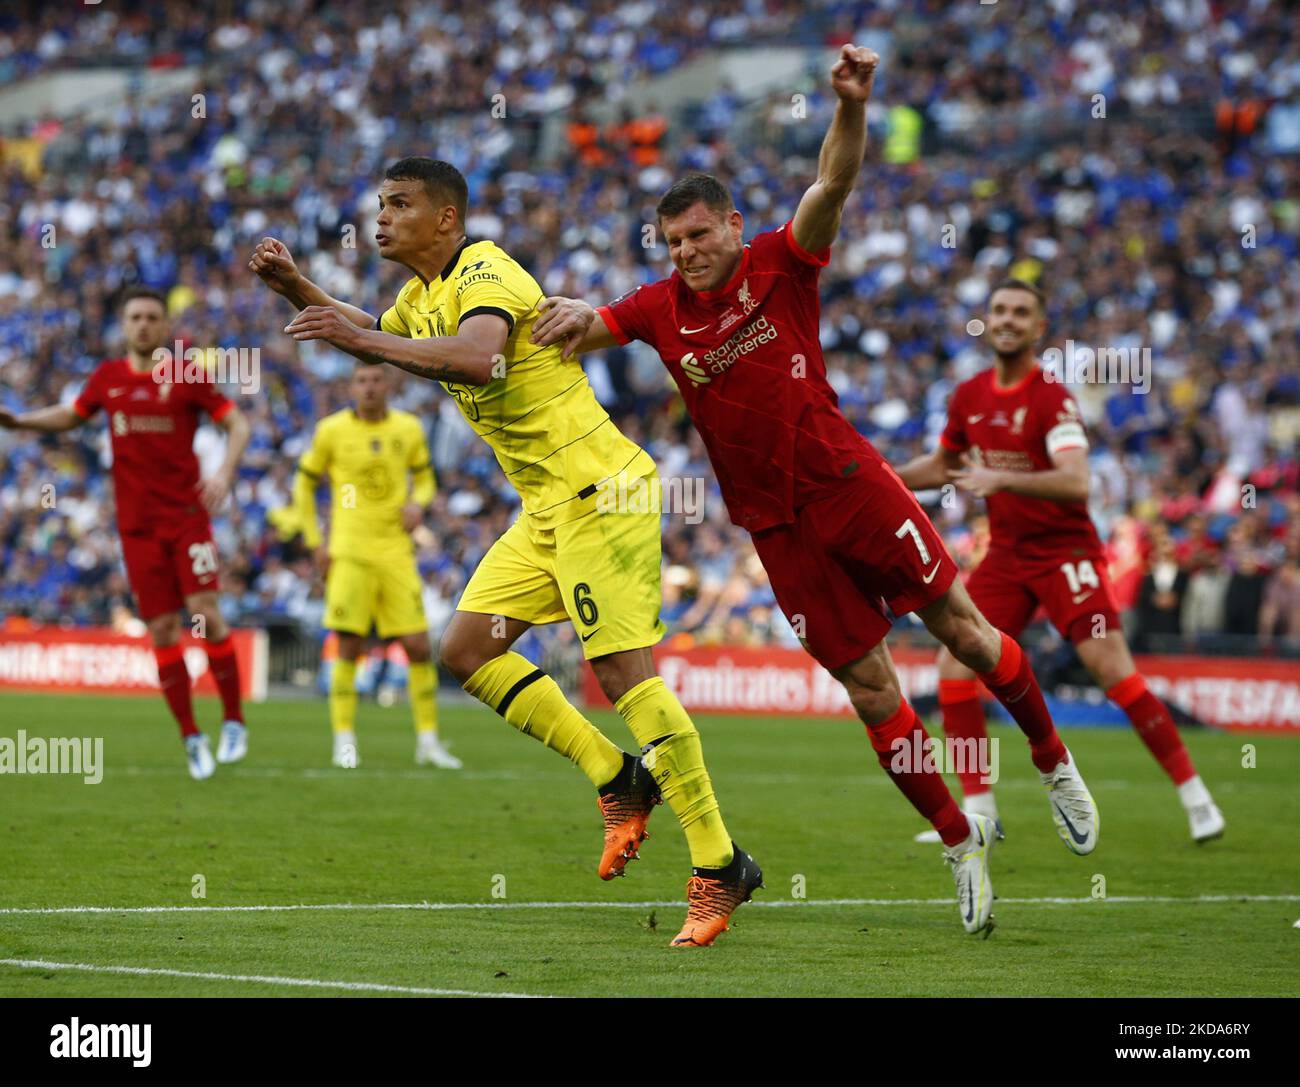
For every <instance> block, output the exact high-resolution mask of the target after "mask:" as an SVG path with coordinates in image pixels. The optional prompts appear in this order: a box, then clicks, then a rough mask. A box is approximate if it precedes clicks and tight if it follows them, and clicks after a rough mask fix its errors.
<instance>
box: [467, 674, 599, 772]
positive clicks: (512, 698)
mask: <svg viewBox="0 0 1300 1087" xmlns="http://www.w3.org/2000/svg"><path fill="white" fill-rule="evenodd" d="M465 690H466V691H468V692H469V693H470V694H472V695H473V696H474V697H475V698H477V699H478V700H479V701H480V702H482V703H484V704H486V705H487V706H490V707H491V708H492V709H494V710H496V711H497V713H499V714H500V715H501V716H502V717H504V718H505V719H506V720H507V721H508V722H509V723H510V724H512V725H514V727H515V728H517V729H518V730H519V731H520V732H522V733H524V734H525V735H526V736H532V737H533V738H534V739H536V740H541V742H542V743H544V744H545V745H546V746H547V747H549V748H550V749H551V750H552V751H558V752H559V753H560V754H561V755H563V756H564V757H565V758H566V759H568V760H569V761H570V762H572V763H574V764H575V765H576V766H577V767H578V769H579V770H581V771H582V772H583V773H584V774H586V775H587V777H588V779H589V780H590V781H591V783H592V784H593V785H594V786H596V788H598V789H599V788H600V787H601V786H602V785H607V784H609V782H611V781H612V780H613V779H614V776H615V775H616V774H617V773H618V772H619V770H621V769H622V768H623V752H622V751H621V750H620V749H619V748H617V747H615V746H614V744H613V743H611V742H610V741H609V740H608V739H607V738H606V737H605V736H604V735H603V734H602V733H601V732H600V731H599V730H598V729H597V728H596V726H595V725H593V724H592V723H591V722H590V721H588V720H587V719H586V718H585V717H583V716H582V714H580V713H579V712H578V711H577V710H575V709H574V708H573V707H572V706H571V705H570V704H569V701H568V699H566V698H565V697H564V693H563V692H562V691H561V690H560V688H559V687H558V686H557V685H556V682H555V680H553V679H552V678H551V677H550V676H548V675H547V674H546V673H545V672H543V671H542V670H541V669H540V668H535V667H534V666H533V665H532V664H530V663H529V662H528V661H527V660H525V659H524V658H523V657H521V656H520V655H519V654H518V653H502V654H501V656H499V657H495V658H493V659H492V660H490V661H488V662H487V664H485V665H483V667H482V668H480V669H479V670H478V671H477V672H475V673H474V674H473V675H472V676H470V677H469V679H468V680H466V681H465Z"/></svg>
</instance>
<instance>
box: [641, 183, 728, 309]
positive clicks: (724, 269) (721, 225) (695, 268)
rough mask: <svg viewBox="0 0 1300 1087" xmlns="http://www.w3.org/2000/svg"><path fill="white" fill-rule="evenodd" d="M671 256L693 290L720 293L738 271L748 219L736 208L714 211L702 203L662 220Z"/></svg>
mask: <svg viewBox="0 0 1300 1087" xmlns="http://www.w3.org/2000/svg"><path fill="white" fill-rule="evenodd" d="M659 226H660V228H661V229H662V230H663V232H664V240H665V241H666V242H667V243H668V255H669V256H670V257H672V261H673V264H674V265H675V266H676V268H677V271H678V272H680V273H681V276H682V280H683V281H684V282H685V284H686V286H688V287H689V288H690V289H691V290H693V291H716V290H717V289H718V288H719V287H721V286H723V285H724V284H725V283H726V282H727V280H728V279H730V278H731V276H732V273H733V272H735V270H736V263H737V262H738V261H739V260H740V254H741V253H742V252H743V251H744V248H745V246H744V242H743V241H742V240H741V239H742V237H743V233H744V227H745V220H744V217H743V216H742V215H741V214H740V212H738V211H736V210H735V209H734V208H733V209H732V211H730V212H729V213H727V214H722V213H719V212H716V211H714V210H713V209H712V208H710V207H709V205H708V204H706V203H704V201H702V200H700V201H697V202H696V203H694V204H692V205H691V206H690V207H689V208H687V209H686V210H685V211H683V212H681V213H680V214H678V215H674V216H672V217H671V218H664V219H661V220H660V221H659Z"/></svg>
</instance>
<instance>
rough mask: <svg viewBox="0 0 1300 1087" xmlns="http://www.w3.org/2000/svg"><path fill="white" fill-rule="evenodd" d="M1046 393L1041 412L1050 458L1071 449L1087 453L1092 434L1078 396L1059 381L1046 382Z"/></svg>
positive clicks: (1042, 400)
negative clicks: (1084, 419)
mask: <svg viewBox="0 0 1300 1087" xmlns="http://www.w3.org/2000/svg"><path fill="white" fill-rule="evenodd" d="M1042 390H1043V391H1042V394H1041V399H1040V401H1039V404H1040V409H1039V410H1040V412H1041V416H1040V418H1041V420H1042V428H1043V444H1044V445H1045V446H1046V447H1047V455H1048V456H1049V457H1052V456H1055V455H1056V454H1057V453H1063V452H1065V451H1066V450H1067V449H1083V450H1087V448H1088V435H1087V433H1086V432H1085V431H1084V429H1083V417H1082V416H1081V415H1080V414H1079V405H1078V404H1077V403H1075V400H1074V397H1072V396H1071V395H1070V394H1069V393H1068V392H1066V391H1065V386H1063V385H1061V384H1060V383H1059V382H1053V381H1045V382H1043V384H1042Z"/></svg>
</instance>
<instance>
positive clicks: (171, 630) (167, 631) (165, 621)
mask: <svg viewBox="0 0 1300 1087" xmlns="http://www.w3.org/2000/svg"><path fill="white" fill-rule="evenodd" d="M148 627H149V637H150V639H151V640H152V641H153V644H154V645H156V646H157V647H158V648H159V649H165V648H166V647H167V646H171V645H175V644H176V643H177V642H179V641H180V640H181V620H180V616H179V615H171V614H168V615H155V616H154V617H153V618H152V619H150V620H149V622H148Z"/></svg>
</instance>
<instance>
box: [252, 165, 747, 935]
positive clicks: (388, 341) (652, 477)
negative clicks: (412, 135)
mask: <svg viewBox="0 0 1300 1087" xmlns="http://www.w3.org/2000/svg"><path fill="white" fill-rule="evenodd" d="M467 203H468V187H467V185H466V183H465V179H464V177H462V176H461V174H460V171H458V170H457V169H456V168H455V167H454V166H451V165H450V164H448V163H445V162H437V161H434V160H432V159H426V158H409V159H403V160H401V161H400V162H397V163H395V164H394V165H393V166H391V167H390V168H389V169H388V171H387V172H386V174H385V179H384V182H383V185H382V186H381V188H380V190H379V209H380V210H379V215H378V217H377V219H376V223H377V227H378V229H377V233H376V235H375V238H376V241H377V242H378V243H379V252H380V255H381V256H382V257H384V258H385V259H387V260H392V261H396V262H398V263H400V264H402V265H404V266H406V267H407V268H409V269H410V270H411V271H412V272H413V273H414V278H412V279H411V280H409V281H408V282H407V284H406V285H405V286H404V287H403V288H402V290H401V292H400V294H399V295H398V297H397V301H396V303H395V304H394V305H393V306H392V307H390V308H389V309H387V310H386V311H384V313H383V315H382V316H381V317H380V319H379V320H378V322H376V320H375V318H374V317H373V316H371V315H370V314H368V313H366V312H365V311H364V310H361V309H358V308H357V307H355V306H351V305H348V304H347V303H345V302H340V301H338V300H336V299H333V298H331V297H330V296H329V295H327V294H326V293H325V292H324V291H323V290H321V289H320V288H319V287H318V286H317V285H316V284H314V283H312V282H311V281H310V280H309V279H307V278H306V277H305V276H303V275H302V274H301V273H300V272H299V271H298V269H297V267H296V266H295V265H294V263H293V259H292V257H291V256H290V255H289V253H288V251H287V250H286V249H285V247H284V246H283V245H282V244H281V243H280V242H278V241H276V240H275V239H273V238H267V239H264V240H263V241H262V242H261V244H259V245H258V247H257V250H256V251H255V252H254V254H253V257H252V259H251V260H250V261H249V267H250V268H251V269H252V270H253V271H255V272H256V273H257V274H258V275H259V276H261V277H262V279H263V281H264V282H265V283H267V285H268V286H270V287H271V288H272V289H273V290H276V291H278V292H279V293H280V294H283V295H284V296H285V297H286V298H288V299H289V300H290V301H291V302H292V303H293V304H294V305H295V306H297V307H298V308H299V309H300V310H301V312H300V313H299V314H298V316H297V317H296V318H295V319H294V320H293V322H292V323H290V324H289V326H288V327H287V328H286V330H285V331H286V332H288V333H289V334H290V335H292V336H293V337H294V338H295V339H297V340H325V341H327V342H329V343H331V344H333V345H334V346H335V347H337V348H339V349H340V350H343V351H346V352H348V353H349V354H351V355H353V356H354V357H356V358H358V359H361V360H362V361H363V362H370V363H389V364H391V365H394V366H397V367H399V368H401V369H403V370H406V371H408V372H410V373H413V374H417V375H419V376H421V377H424V378H428V379H431V380H435V381H439V382H441V383H442V384H443V387H444V388H445V389H446V390H447V392H448V393H450V394H451V395H452V396H453V397H455V399H456V402H457V404H458V405H459V407H460V410H461V413H462V414H463V415H464V417H465V419H466V420H467V421H468V422H469V424H470V426H471V427H473V428H474V430H475V431H476V432H477V433H478V434H479V436H480V437H482V438H483V439H484V441H486V442H487V443H488V444H489V445H490V446H491V447H492V449H493V452H494V453H495V454H496V457H497V461H498V463H499V464H500V465H501V470H502V471H503V472H504V473H505V476H506V478H507V479H508V480H510V482H511V483H512V484H513V485H514V487H515V489H516V490H517V491H518V492H519V495H520V498H521V499H522V501H523V511H522V512H521V513H520V515H519V517H518V519H517V520H516V521H515V523H514V524H513V525H512V526H511V527H510V528H509V529H508V530H507V531H506V533H505V534H504V535H503V536H502V537H501V538H500V539H499V540H498V541H497V542H496V543H495V544H494V545H493V546H492V548H491V549H490V550H489V552H488V553H487V555H485V556H484V558H483V561H482V562H481V563H480V564H479V567H478V569H477V570H476V571H475V573H474V575H473V577H472V578H471V579H470V582H469V584H468V585H467V586H466V588H465V593H464V595H463V597H462V598H461V601H460V604H459V606H458V608H457V611H456V614H455V616H454V617H453V619H452V621H451V623H450V624H449V626H448V628H447V631H446V634H445V635H444V636H443V641H442V646H441V654H442V661H443V663H444V664H445V665H446V666H447V668H448V669H449V670H450V671H451V672H452V674H453V675H455V676H456V677H457V678H458V679H459V680H460V681H461V683H462V684H463V685H464V687H465V690H467V691H468V692H469V693H470V694H472V695H474V696H475V697H476V698H478V699H479V700H480V701H482V702H484V703H486V704H487V705H488V706H490V707H491V708H492V709H494V710H496V712H497V713H499V714H501V716H503V717H504V718H505V719H506V720H507V721H508V722H509V723H510V724H511V725H513V726H514V727H515V728H517V729H519V730H520V731H521V732H524V733H526V734H528V735H530V736H533V737H534V738H535V739H538V740H540V741H541V742H542V743H544V744H546V746H547V747H550V748H551V749H552V750H554V751H558V752H559V753H560V754H562V755H564V756H565V757H567V758H569V759H570V760H572V761H573V762H574V763H576V764H577V765H578V767H579V768H580V769H581V770H582V771H583V773H585V774H586V775H587V777H588V778H589V779H590V781H591V783H592V784H593V785H594V786H595V787H596V788H597V790H598V803H599V805H600V810H601V813H602V815H603V817H604V821H605V848H604V852H603V854H602V856H601V860H600V864H599V866H598V873H599V875H600V876H601V878H603V879H610V878H612V877H613V876H616V875H620V874H622V873H623V870H624V867H625V865H626V863H627V861H628V860H629V859H632V858H634V857H636V855H637V847H638V846H639V844H640V842H641V841H642V840H643V839H644V837H645V836H646V832H645V826H646V821H647V820H648V818H649V815H650V812H651V810H652V808H653V806H654V804H656V803H658V802H659V801H660V799H662V800H663V801H666V802H667V804H668V806H669V807H670V808H671V809H672V811H673V813H674V814H675V815H676V816H677V818H678V821H679V822H680V823H681V825H682V829H683V830H684V832H685V834H686V840H687V843H688V845H689V847H690V852H691V863H692V867H693V870H692V875H691V878H690V880H689V881H688V883H687V900H688V909H687V917H686V922H685V924H684V926H683V928H682V930H681V932H679V933H678V935H677V936H676V937H675V938H674V940H673V941H672V943H673V946H677V947H700V946H706V945H708V944H710V943H712V942H713V941H714V939H716V937H717V936H718V935H719V934H720V933H721V932H722V931H724V930H725V929H726V927H727V921H728V919H729V918H730V916H731V914H732V913H733V912H734V910H735V909H736V908H737V907H738V906H739V905H740V904H741V903H742V902H745V901H747V900H748V898H749V897H750V894H751V893H752V892H753V890H754V889H755V888H757V887H759V886H761V885H762V874H761V872H760V871H759V868H758V865H757V864H755V863H754V861H753V859H752V858H751V857H750V856H749V855H748V854H747V853H745V851H744V850H742V849H741V848H740V847H739V846H737V845H736V844H735V843H734V842H733V841H732V840H731V838H730V836H729V835H728V833H727V830H726V826H725V825H724V823H723V821H722V816H721V814H720V812H719V810H718V802H717V799H716V798H715V796H714V793H713V786H712V783H711V782H710V780H709V775H708V771H707V769H706V768H705V765H704V755H703V751H702V749H701V746H700V738H699V733H698V732H697V731H696V729H695V726H694V724H693V723H692V722H691V719H690V717H689V716H688V715H687V713H686V711H685V709H683V707H682V705H681V703H680V702H678V700H677V698H676V697H675V696H674V695H673V694H672V692H671V691H669V690H668V688H667V687H666V686H665V685H664V682H663V680H662V679H660V678H659V676H658V675H657V674H656V672H655V668H654V660H653V657H652V656H651V652H650V648H651V646H653V645H655V643H657V642H658V641H659V639H660V637H661V636H662V634H663V624H662V623H661V621H660V619H659V608H660V525H659V513H658V510H657V509H652V510H649V511H646V510H644V509H643V508H642V509H628V510H627V511H626V512H625V511H620V510H618V509H617V508H613V509H611V508H610V502H609V495H610V493H611V491H614V492H621V493H627V491H624V490H623V489H622V488H621V487H620V486H619V483H620V481H621V482H622V483H623V484H624V485H628V484H631V485H632V486H631V487H628V491H630V490H632V489H633V487H635V486H636V485H637V484H638V482H639V481H643V482H644V484H645V485H649V484H650V483H651V481H657V479H656V469H655V465H654V461H653V460H652V459H651V458H650V457H649V455H648V454H646V453H645V451H644V450H642V449H640V448H639V447H638V446H636V445H635V444H634V443H632V442H630V441H628V439H627V438H626V437H624V436H623V434H622V433H620V432H619V430H618V428H617V427H615V425H614V423H613V422H612V421H611V420H610V418H609V416H608V414H606V412H605V410H604V409H603V408H602V407H601V406H600V404H599V403H598V402H597V401H596V398H595V394H594V393H593V392H592V390H591V386H590V384H589V383H588V381H587V378H586V375H585V373H584V372H583V370H582V368H581V366H579V365H578V364H576V363H571V362H566V361H565V360H564V359H563V358H562V357H561V354H560V348H559V347H558V346H551V347H544V348H538V347H534V346H533V345H532V344H530V343H529V335H530V332H531V329H532V325H533V322H534V320H536V319H537V317H538V310H537V304H538V303H539V302H540V301H541V300H542V297H543V294H542V291H541V288H540V287H539V286H538V285H537V283H536V281H535V280H534V279H533V277H532V276H530V275H529V274H528V273H527V272H526V271H525V270H524V269H523V268H521V267H520V266H519V265H518V264H516V263H515V262H514V261H513V260H512V259H511V258H510V256H509V255H508V254H507V253H505V252H504V251H503V250H502V249H501V248H500V247H499V246H497V245H496V244H495V243H493V242H490V241H471V240H470V239H468V238H467V237H466V236H465V232H464V222H465V211H466V205H467ZM629 505H631V504H629ZM563 619H570V620H571V621H572V622H573V624H574V627H575V629H576V630H577V632H578V635H579V637H580V639H581V641H582V647H583V652H584V654H585V655H586V657H587V659H588V660H589V661H590V662H591V666H592V670H593V671H594V672H595V674H596V677H597V678H598V679H599V681H600V684H601V687H602V688H603V690H604V691H605V694H606V695H607V696H608V697H609V699H610V701H611V702H613V703H614V708H615V710H617V712H618V713H619V715H620V716H621V717H622V718H623V720H624V721H625V722H626V724H627V726H628V728H629V729H630V730H631V732H632V735H633V736H634V737H635V738H636V741H637V743H638V744H640V745H641V750H642V753H643V755H642V758H636V757H634V756H632V755H629V754H626V753H625V752H623V751H621V750H620V749H619V748H618V747H617V746H616V745H615V744H613V743H612V742H611V741H610V740H609V739H608V738H607V737H606V736H605V735H604V734H603V733H601V732H600V731H599V730H598V729H597V728H596V727H595V726H594V725H592V724H591V722H589V721H587V720H586V718H584V717H583V716H582V714H581V713H579V712H578V710H577V709H575V708H574V707H573V706H572V705H570V704H569V702H568V701H567V700H566V699H565V697H564V695H563V694H562V692H561V691H560V688H559V687H558V686H557V685H556V683H555V681H554V680H552V679H551V678H550V677H549V676H547V675H545V674H544V673H543V672H542V671H541V670H539V669H537V668H534V667H533V665H532V664H531V663H529V662H528V661H527V660H525V659H524V658H523V657H521V656H520V655H518V654H517V653H513V652H511V651H510V646H511V645H512V644H513V643H514V642H515V641H516V639H518V638H519V637H520V636H521V635H522V634H523V633H524V631H526V630H527V629H528V628H529V627H530V626H532V625H534V624H537V623H553V622H558V621H560V620H563ZM647 771H648V773H647Z"/></svg>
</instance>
